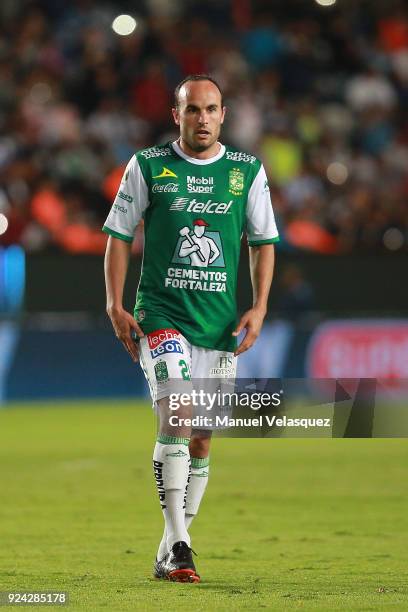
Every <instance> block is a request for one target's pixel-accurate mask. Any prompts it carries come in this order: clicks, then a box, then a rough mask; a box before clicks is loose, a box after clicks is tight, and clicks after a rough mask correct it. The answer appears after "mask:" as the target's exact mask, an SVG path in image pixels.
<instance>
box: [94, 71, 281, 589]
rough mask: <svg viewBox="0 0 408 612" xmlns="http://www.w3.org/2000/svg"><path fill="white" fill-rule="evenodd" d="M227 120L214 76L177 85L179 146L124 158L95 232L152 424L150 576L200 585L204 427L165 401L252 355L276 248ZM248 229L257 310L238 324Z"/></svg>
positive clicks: (263, 188) (257, 165)
mask: <svg viewBox="0 0 408 612" xmlns="http://www.w3.org/2000/svg"><path fill="white" fill-rule="evenodd" d="M225 112H226V109H225V107H224V104H223V99H222V93H221V90H220V87H219V86H218V84H217V83H216V81H215V80H214V79H212V78H211V77H210V76H207V75H191V76H188V77H187V78H185V79H184V80H183V81H182V82H181V83H180V84H179V85H178V86H177V87H176V90H175V102H174V108H173V109H172V113H173V118H174V122H175V124H176V125H177V126H178V127H179V130H180V137H179V138H178V140H177V141H175V142H169V143H167V144H164V145H158V146H153V147H151V148H148V149H144V150H142V151H138V152H137V153H136V154H135V155H134V156H133V157H132V158H131V160H130V161H129V163H128V165H127V168H126V170H125V172H124V175H123V178H122V182H121V184H120V187H119V191H118V194H117V196H116V198H115V201H114V203H113V206H112V209H111V211H110V213H109V216H108V218H107V220H106V223H105V225H104V228H103V229H104V231H105V232H106V233H108V234H109V239H108V244H107V249H106V257H105V279H106V291H107V312H108V315H109V317H110V319H111V321H112V325H113V328H114V330H115V333H116V336H117V337H118V338H119V340H121V342H122V343H123V345H124V347H125V348H126V350H127V351H128V352H129V354H130V356H131V357H132V359H133V360H134V361H137V360H138V359H139V358H140V363H141V366H142V368H143V371H144V374H145V376H146V378H147V381H148V383H149V386H150V390H151V395H152V399H153V403H154V406H155V408H156V410H157V412H158V415H159V422H160V428H159V433H158V436H157V441H156V444H155V447H154V454H153V468H154V474H155V478H156V483H157V488H158V492H159V499H160V503H161V507H162V511H163V515H164V521H165V526H164V533H163V537H162V540H161V542H160V545H159V549H158V552H157V557H156V562H155V568H154V573H155V576H156V577H157V578H164V579H168V580H175V581H179V582H198V581H199V580H200V577H199V575H198V574H197V572H196V569H195V566H194V562H193V558H192V554H191V553H192V549H191V547H190V536H189V533H188V529H189V527H190V525H191V522H192V520H193V518H194V517H195V516H196V514H197V512H198V508H199V506H200V502H201V499H202V497H203V495H204V491H205V488H206V486H207V482H208V474H209V449H210V442H211V428H208V429H191V427H190V426H188V421H187V423H185V420H186V419H188V418H189V417H191V415H192V406H191V404H187V405H186V406H180V407H179V409H178V410H177V417H178V419H176V423H174V422H173V421H174V419H170V416H171V415H172V414H174V413H173V412H172V410H171V409H170V399H171V395H172V394H173V393H180V390H183V391H186V392H189V391H190V392H191V391H192V389H193V381H194V379H197V378H201V379H205V378H211V376H212V374H211V373H212V372H216V373H217V375H218V376H221V377H222V376H223V373H224V375H225V377H228V376H231V374H232V376H234V373H235V369H236V358H237V356H238V355H239V354H240V353H243V352H244V351H246V350H247V349H249V348H250V347H251V346H252V344H253V343H254V342H255V340H256V338H257V336H258V335H259V333H260V330H261V327H262V323H263V320H264V317H265V314H266V309H267V300H268V295H269V290H270V285H271V282H272V276H273V267H274V244H273V243H274V242H276V241H277V240H279V237H278V232H277V229H276V225H275V220H274V215H273V210H272V205H271V201H270V194H269V187H268V180H267V177H266V174H265V170H264V168H263V166H262V164H261V162H260V161H259V160H258V159H257V158H256V157H255V156H253V155H250V154H247V153H243V152H241V151H237V150H235V149H233V148H230V147H227V146H225V145H223V144H221V143H220V142H219V140H218V137H219V134H220V129H221V125H222V123H223V121H224V117H225ZM141 219H144V232H145V246H144V258H143V266H142V272H141V277H140V282H139V287H138V290H137V298H136V306H135V310H134V316H132V315H131V314H130V313H128V312H126V311H125V310H124V308H123V305H122V294H123V287H124V283H125V277H126V272H127V268H128V260H129V253H130V246H131V242H132V239H133V236H134V232H135V229H136V227H137V225H138V223H139V222H140V220H141ZM244 231H245V232H246V234H247V237H248V244H249V252H250V274H251V281H252V287H253V305H252V307H251V308H250V309H249V310H247V312H245V313H244V314H243V316H242V317H241V319H240V321H239V322H238V323H237V313H236V298H235V294H236V284H237V271H238V261H239V254H240V246H241V236H242V234H243V232H244ZM243 330H246V334H245V337H244V339H243V340H242V342H241V343H240V345H239V346H238V347H237V336H238V335H239V334H240V333H241V332H242V331H243ZM134 337H136V341H135V340H133V338H134ZM189 397H190V398H191V397H192V395H191V394H190V395H189Z"/></svg>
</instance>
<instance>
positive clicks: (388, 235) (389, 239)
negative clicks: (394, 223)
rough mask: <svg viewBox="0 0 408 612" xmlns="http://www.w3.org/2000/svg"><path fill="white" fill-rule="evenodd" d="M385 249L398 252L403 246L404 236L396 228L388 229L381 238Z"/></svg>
mask: <svg viewBox="0 0 408 612" xmlns="http://www.w3.org/2000/svg"><path fill="white" fill-rule="evenodd" d="M383 243H384V246H385V248H387V249H389V250H390V251H398V249H400V248H401V247H402V246H403V245H404V234H403V233H402V232H401V230H400V229H398V228H397V227H390V228H389V229H387V231H386V232H385V234H384V236H383Z"/></svg>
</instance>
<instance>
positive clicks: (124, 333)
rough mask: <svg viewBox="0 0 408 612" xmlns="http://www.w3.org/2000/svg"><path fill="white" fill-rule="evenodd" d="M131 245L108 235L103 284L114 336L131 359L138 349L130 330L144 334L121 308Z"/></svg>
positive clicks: (136, 357) (131, 317) (140, 334)
mask: <svg viewBox="0 0 408 612" xmlns="http://www.w3.org/2000/svg"><path fill="white" fill-rule="evenodd" d="M130 248H131V245H130V244H129V243H128V242H125V241H124V240H120V239H119V238H114V237H113V236H109V239H108V244H107V246H106V253H105V284H106V311H107V313H108V315H109V318H110V320H111V322H112V325H113V329H114V330H115V334H116V337H117V338H118V339H119V340H120V341H121V342H122V344H123V346H124V347H125V349H126V350H127V352H128V353H129V355H130V356H131V357H132V359H133V361H137V360H138V358H139V351H138V348H137V346H136V344H135V342H134V341H133V339H132V336H131V333H132V330H135V332H136V333H137V335H138V336H139V337H142V336H143V335H144V334H143V332H142V330H141V329H140V327H139V325H138V324H137V323H136V321H135V319H134V318H133V316H132V315H131V314H130V313H129V312H126V310H124V308H123V289H124V286H125V280H126V273H127V269H128V265H129V256H130Z"/></svg>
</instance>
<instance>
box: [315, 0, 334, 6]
mask: <svg viewBox="0 0 408 612" xmlns="http://www.w3.org/2000/svg"><path fill="white" fill-rule="evenodd" d="M315 2H316V4H320V6H333V4H336V0H315Z"/></svg>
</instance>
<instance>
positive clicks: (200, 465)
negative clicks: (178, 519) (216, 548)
mask: <svg viewBox="0 0 408 612" xmlns="http://www.w3.org/2000/svg"><path fill="white" fill-rule="evenodd" d="M209 463H210V460H209V458H208V457H206V458H205V459H198V458H197V457H191V475H190V482H189V484H188V489H187V499H186V509H185V516H184V524H185V526H186V529H189V527H190V525H191V523H192V522H193V519H194V517H195V516H196V514H197V512H198V508H199V506H200V503H201V500H202V498H203V495H204V492H205V489H206V486H207V484H208V476H209V471H210V468H209ZM167 552H168V549H167V529H166V527H164V532H163V536H162V539H161V542H160V545H159V550H158V552H157V558H158V559H163V557H164V556H165V555H166V554H167Z"/></svg>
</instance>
